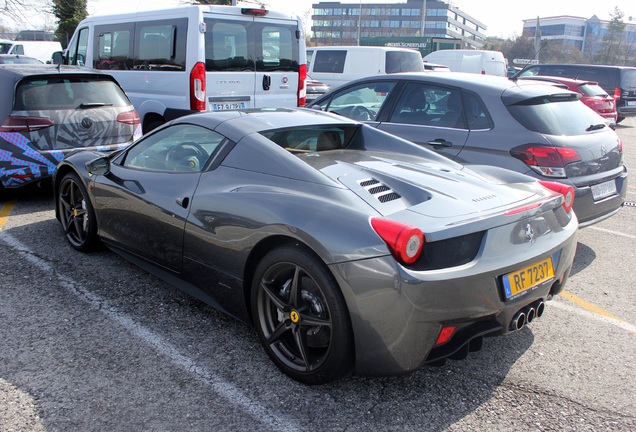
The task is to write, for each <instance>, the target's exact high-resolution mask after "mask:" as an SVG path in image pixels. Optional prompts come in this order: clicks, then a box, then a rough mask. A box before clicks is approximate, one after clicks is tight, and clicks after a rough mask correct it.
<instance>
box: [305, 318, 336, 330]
mask: <svg viewBox="0 0 636 432" xmlns="http://www.w3.org/2000/svg"><path fill="white" fill-rule="evenodd" d="M300 324H301V325H302V326H306V327H329V328H331V321H329V320H324V319H321V318H316V317H314V316H311V315H301V316H300Z"/></svg>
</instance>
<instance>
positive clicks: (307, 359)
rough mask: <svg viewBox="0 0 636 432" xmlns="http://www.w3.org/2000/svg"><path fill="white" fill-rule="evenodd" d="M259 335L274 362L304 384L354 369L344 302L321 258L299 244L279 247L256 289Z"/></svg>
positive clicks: (264, 263)
mask: <svg viewBox="0 0 636 432" xmlns="http://www.w3.org/2000/svg"><path fill="white" fill-rule="evenodd" d="M252 312H253V317H254V321H255V325H256V329H257V332H258V335H259V337H260V340H261V343H262V344H263V347H264V348H265V351H266V352H267V354H268V355H269V357H270V358H271V359H272V361H273V362H274V364H276V366H277V367H278V368H279V369H280V370H281V371H283V372H284V373H285V374H287V375H289V376H290V377H291V378H293V379H295V380H297V381H300V382H303V383H305V384H324V383H327V382H330V381H333V380H336V379H338V378H341V377H342V376H344V375H346V374H348V373H349V372H350V371H351V369H352V368H353V357H354V353H353V346H354V345H353V336H352V331H351V323H350V321H349V314H348V312H347V308H346V305H345V301H344V298H343V297H342V294H341V293H340V290H339V289H338V287H337V284H336V282H335V280H334V279H333V276H332V275H331V274H330V273H329V271H328V269H327V268H326V266H325V265H324V263H322V262H321V261H320V260H319V259H318V258H316V257H315V256H313V255H312V254H311V253H310V252H308V251H307V250H305V249H303V248H300V247H298V246H287V247H282V248H279V249H275V250H273V251H272V252H270V253H269V254H268V255H266V256H265V258H263V260H262V261H261V262H260V263H259V265H258V267H257V269H256V273H255V277H254V283H253V286H252Z"/></svg>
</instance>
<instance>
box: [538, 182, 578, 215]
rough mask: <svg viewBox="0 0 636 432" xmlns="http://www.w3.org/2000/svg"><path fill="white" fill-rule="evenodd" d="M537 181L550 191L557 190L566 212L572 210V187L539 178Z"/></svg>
mask: <svg viewBox="0 0 636 432" xmlns="http://www.w3.org/2000/svg"><path fill="white" fill-rule="evenodd" d="M539 183H541V185H542V186H544V187H546V188H548V189H550V190H551V191H554V192H558V193H560V194H561V195H563V204H562V205H563V209H564V210H565V212H566V213H569V212H570V210H572V206H573V205H574V188H573V187H572V186H569V185H566V184H563V183H557V182H551V181H545V180H539Z"/></svg>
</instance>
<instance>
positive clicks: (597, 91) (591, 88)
mask: <svg viewBox="0 0 636 432" xmlns="http://www.w3.org/2000/svg"><path fill="white" fill-rule="evenodd" d="M579 90H580V91H581V93H583V94H584V95H585V96H607V92H606V91H605V90H603V89H602V88H601V86H599V85H596V84H581V85H580V86H579Z"/></svg>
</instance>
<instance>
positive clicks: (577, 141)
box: [308, 72, 627, 226]
mask: <svg viewBox="0 0 636 432" xmlns="http://www.w3.org/2000/svg"><path fill="white" fill-rule="evenodd" d="M579 98H580V95H579V94H577V93H574V92H571V91H568V90H564V89H560V88H558V87H555V86H552V85H546V84H541V83H534V82H530V81H527V80H526V81H524V82H521V81H519V82H515V81H512V80H509V79H507V78H503V77H493V76H484V75H477V74H466V73H457V72H450V73H444V74H439V73H426V72H425V73H410V74H393V75H378V76H373V77H367V78H362V79H359V80H355V81H352V82H350V83H349V84H347V85H345V86H343V87H340V88H338V89H336V90H333V91H331V92H329V93H327V94H325V95H324V96H322V97H320V98H318V99H317V100H316V101H314V102H312V103H311V104H309V105H308V106H309V107H310V108H314V109H320V110H324V111H330V112H334V113H337V114H340V115H343V116H346V117H349V118H353V119H356V120H359V121H364V122H365V123H368V124H371V125H373V126H375V127H377V128H378V129H381V130H384V131H386V132H389V133H392V134H394V135H398V136H400V137H402V138H405V139H407V140H409V141H412V142H415V143H417V144H420V145H422V146H424V147H427V148H429V149H432V150H435V151H437V152H438V153H440V154H442V155H444V156H446V157H448V158H450V159H453V160H455V161H456V162H460V163H462V164H487V165H495V166H499V167H503V168H507V169H511V170H513V171H517V172H521V173H524V174H528V175H531V176H534V177H536V178H538V179H541V180H554V181H560V182H562V183H565V184H568V185H572V186H574V188H575V192H576V200H575V204H574V210H575V212H576V214H577V217H578V218H579V221H580V223H581V226H586V225H590V224H593V223H596V222H599V221H601V220H603V219H606V218H608V217H610V216H612V215H613V214H615V213H616V212H618V211H619V209H620V208H621V207H622V205H623V202H624V198H625V194H626V191H627V168H626V167H625V166H624V164H623V148H622V142H621V140H620V139H619V138H618V136H617V135H616V132H614V131H613V130H612V129H611V128H609V127H607V126H606V124H605V122H604V119H603V118H602V117H601V116H599V115H598V114H596V113H595V112H594V111H592V110H590V109H589V108H588V107H587V106H585V105H584V104H583V103H582V102H581V101H580V100H579Z"/></svg>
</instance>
